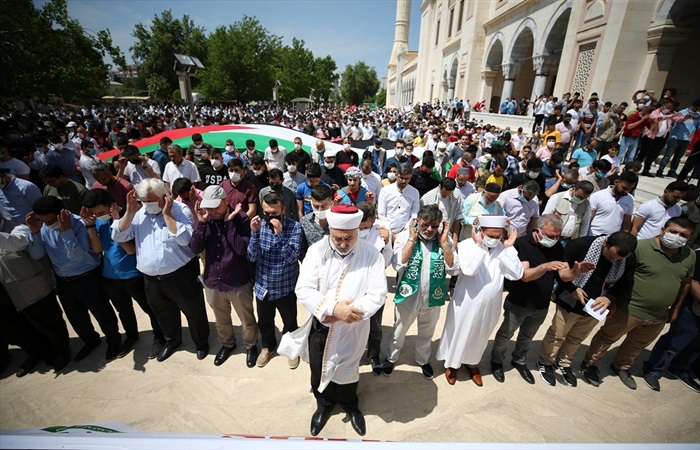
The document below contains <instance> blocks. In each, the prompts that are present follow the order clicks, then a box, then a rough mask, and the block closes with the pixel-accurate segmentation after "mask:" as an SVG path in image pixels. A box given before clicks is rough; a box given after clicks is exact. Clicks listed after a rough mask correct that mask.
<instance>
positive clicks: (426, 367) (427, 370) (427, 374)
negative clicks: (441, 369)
mask: <svg viewBox="0 0 700 450" xmlns="http://www.w3.org/2000/svg"><path fill="white" fill-rule="evenodd" d="M420 368H421V371H422V372H423V378H425V379H426V380H432V379H433V377H434V376H435V372H433V368H432V366H431V365H430V363H426V364H423V365H422V366H420Z"/></svg>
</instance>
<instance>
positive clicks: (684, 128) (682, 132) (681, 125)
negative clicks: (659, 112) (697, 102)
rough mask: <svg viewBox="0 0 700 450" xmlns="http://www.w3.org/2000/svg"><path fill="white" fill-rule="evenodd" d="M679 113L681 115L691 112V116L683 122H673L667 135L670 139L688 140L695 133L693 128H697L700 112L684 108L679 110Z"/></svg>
mask: <svg viewBox="0 0 700 450" xmlns="http://www.w3.org/2000/svg"><path fill="white" fill-rule="evenodd" d="M680 113H681V115H683V116H685V115H687V114H692V115H693V117H691V118H690V119H687V120H685V121H683V122H676V123H674V124H673V126H672V127H671V131H670V133H669V135H668V136H669V138H670V139H678V140H681V141H690V140H691V138H692V136H693V134H694V133H695V130H697V128H698V126H700V112H693V110H692V109H690V108H685V109H684V110H682V111H680Z"/></svg>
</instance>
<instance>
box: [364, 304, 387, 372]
mask: <svg viewBox="0 0 700 450" xmlns="http://www.w3.org/2000/svg"><path fill="white" fill-rule="evenodd" d="M383 314H384V305H382V307H381V308H379V309H378V310H377V312H376V313H374V315H373V316H372V317H370V318H369V338H367V359H372V358H377V359H378V358H379V354H380V347H381V345H382V315H383Z"/></svg>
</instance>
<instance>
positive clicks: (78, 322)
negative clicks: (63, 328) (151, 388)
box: [56, 268, 121, 346]
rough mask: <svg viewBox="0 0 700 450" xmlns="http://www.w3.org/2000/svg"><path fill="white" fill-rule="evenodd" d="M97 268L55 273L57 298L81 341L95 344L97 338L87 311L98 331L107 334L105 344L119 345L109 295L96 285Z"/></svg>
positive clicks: (117, 326)
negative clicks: (79, 272) (71, 274)
mask: <svg viewBox="0 0 700 450" xmlns="http://www.w3.org/2000/svg"><path fill="white" fill-rule="evenodd" d="M99 270H100V269H99V268H97V269H95V270H92V271H90V272H87V273H85V274H84V275H83V276H80V277H73V278H62V277H59V276H56V286H57V288H58V298H59V300H60V301H61V305H62V306H63V311H65V313H66V317H68V321H69V322H70V324H71V325H72V326H73V329H74V330H75V332H76V333H77V334H78V336H79V337H80V339H82V340H83V342H84V343H85V344H95V343H97V342H98V341H99V340H100V335H99V334H97V332H96V331H95V328H94V327H93V326H92V322H91V321H90V314H88V311H89V312H91V313H92V315H93V316H95V319H97V323H98V324H99V325H100V328H101V329H102V332H103V333H104V334H105V336H106V337H107V344H108V345H112V346H113V345H120V344H121V335H120V334H119V324H118V322H117V315H116V314H115V313H114V309H113V308H112V305H111V304H110V303H109V299H108V298H107V296H106V295H105V294H104V292H103V291H102V287H101V286H100V284H101V283H100V281H101V275H100V272H99Z"/></svg>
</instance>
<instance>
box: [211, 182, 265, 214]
mask: <svg viewBox="0 0 700 450" xmlns="http://www.w3.org/2000/svg"><path fill="white" fill-rule="evenodd" d="M219 186H221V187H222V188H224V191H225V192H226V200H227V201H228V204H229V206H230V207H231V209H235V208H236V205H237V204H239V203H240V204H241V209H242V210H243V211H247V210H248V206H249V205H250V204H251V203H253V204H257V202H258V193H257V191H256V189H255V186H253V185H252V184H251V183H250V182H249V181H247V180H241V182H240V183H238V186H234V185H232V184H231V181H229V180H226V181H224V182H223V183H221V184H220V185H219Z"/></svg>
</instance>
